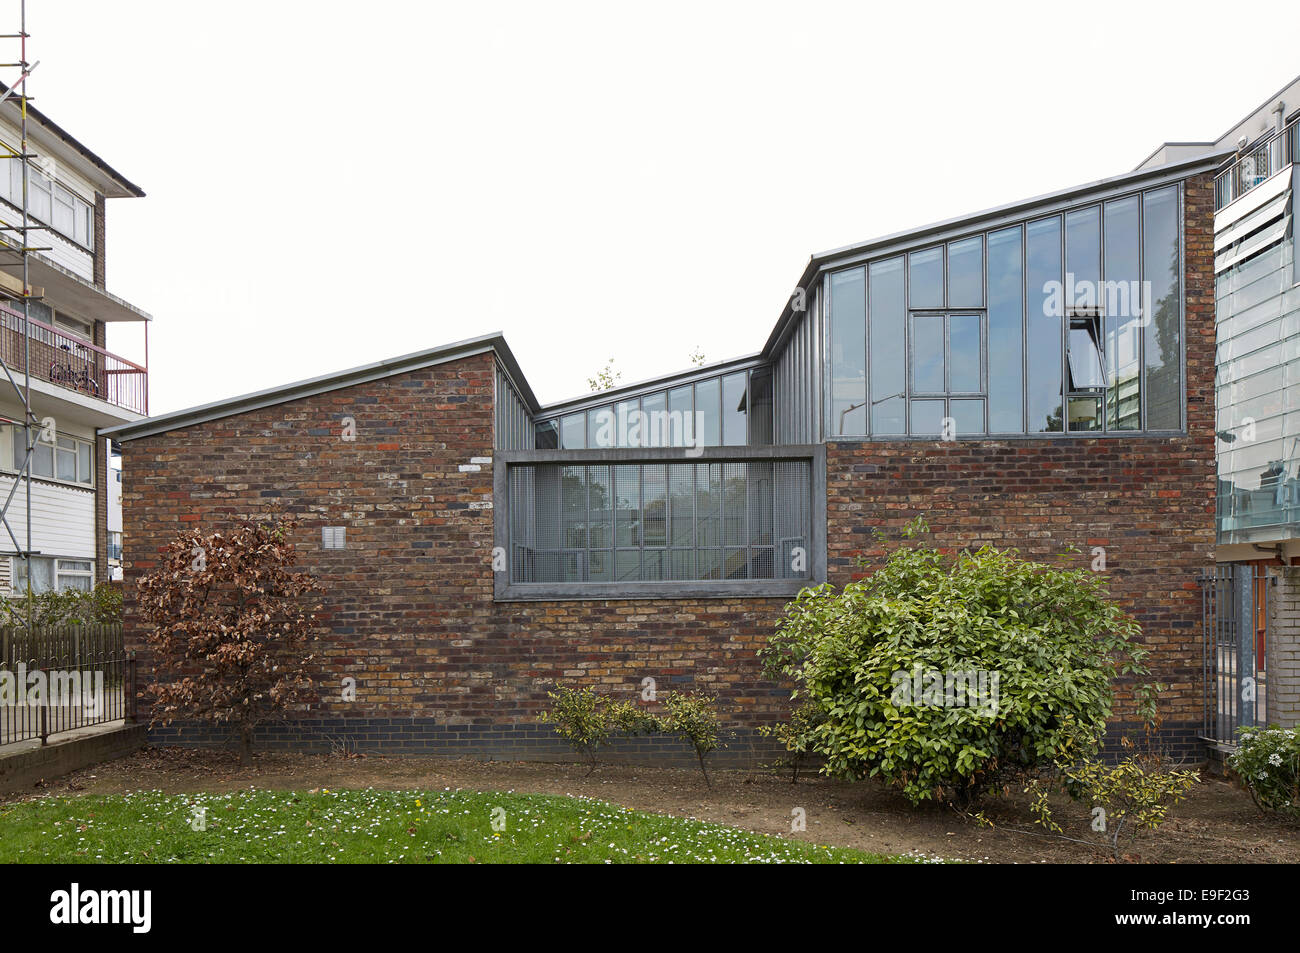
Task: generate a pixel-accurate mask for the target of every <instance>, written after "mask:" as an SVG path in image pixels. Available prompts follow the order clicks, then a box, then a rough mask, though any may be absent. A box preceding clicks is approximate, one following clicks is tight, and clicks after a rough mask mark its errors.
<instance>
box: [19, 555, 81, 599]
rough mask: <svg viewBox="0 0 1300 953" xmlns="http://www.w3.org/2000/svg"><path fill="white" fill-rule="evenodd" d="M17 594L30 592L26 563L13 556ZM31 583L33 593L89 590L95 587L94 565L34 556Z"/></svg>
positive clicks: (78, 560) (74, 560)
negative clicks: (28, 589) (54, 590)
mask: <svg viewBox="0 0 1300 953" xmlns="http://www.w3.org/2000/svg"><path fill="white" fill-rule="evenodd" d="M10 559H11V567H12V572H11V574H10V578H12V579H13V587H12V588H13V591H14V592H26V591H27V564H28V561H27V560H26V559H23V558H22V557H21V556H12V557H10ZM31 583H32V591H33V592H48V591H50V590H51V589H57V590H59V591H62V590H64V589H82V590H87V591H89V590H90V589H93V588H94V586H95V564H94V563H93V562H92V561H91V560H89V559H58V558H51V557H49V556H33V557H31Z"/></svg>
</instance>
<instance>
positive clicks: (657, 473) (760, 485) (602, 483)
mask: <svg viewBox="0 0 1300 953" xmlns="http://www.w3.org/2000/svg"><path fill="white" fill-rule="evenodd" d="M811 475H812V470H811V465H810V463H809V462H808V461H806V460H792V461H790V460H746V461H734V462H733V461H719V462H709V463H703V462H701V463H683V462H672V463H642V464H613V465H606V464H596V465H591V466H572V465H563V464H526V465H518V466H512V467H511V468H510V471H509V476H508V486H509V509H510V514H509V520H508V525H509V527H510V553H511V559H510V567H511V568H510V573H511V582H512V583H589V582H664V581H719V582H721V581H738V580H763V579H767V580H772V579H796V580H797V579H807V578H810V573H811V571H810V569H809V565H810V560H809V558H808V554H809V553H810V552H811V549H810V547H811V542H812V541H811V487H812V484H811Z"/></svg>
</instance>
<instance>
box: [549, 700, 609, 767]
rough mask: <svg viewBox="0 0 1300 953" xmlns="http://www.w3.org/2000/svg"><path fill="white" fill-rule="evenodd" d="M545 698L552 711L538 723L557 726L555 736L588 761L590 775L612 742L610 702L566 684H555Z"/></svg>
mask: <svg viewBox="0 0 1300 953" xmlns="http://www.w3.org/2000/svg"><path fill="white" fill-rule="evenodd" d="M546 697H547V698H549V699H550V700H551V708H550V710H549V711H545V712H542V714H540V715H539V716H538V720H539V721H545V722H549V723H550V724H551V725H553V726H554V728H555V733H556V734H557V735H559V736H560V737H561V738H563V739H564V740H565V741H566V742H567V743H568V745H569V747H570V748H572V749H573V750H574V751H576V752H577V753H578V754H579V755H581V756H582V757H583V758H585V759H586V760H587V762H588V767H587V773H588V774H591V772H592V771H594V770H595V768H596V763H597V752H598V751H599V750H600V749H601V748H602V747H603V746H604V745H605V744H606V743H608V741H609V734H610V729H611V721H610V700H609V699H608V698H606V697H605V696H604V695H599V694H597V693H596V692H594V691H592V690H591V689H590V688H565V687H564V686H563V685H556V686H555V691H552V692H547V693H546Z"/></svg>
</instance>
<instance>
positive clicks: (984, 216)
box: [761, 150, 1231, 358]
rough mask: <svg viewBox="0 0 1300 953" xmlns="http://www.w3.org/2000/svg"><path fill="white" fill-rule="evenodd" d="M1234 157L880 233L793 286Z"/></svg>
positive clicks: (1219, 155)
mask: <svg viewBox="0 0 1300 953" xmlns="http://www.w3.org/2000/svg"><path fill="white" fill-rule="evenodd" d="M1230 153H1231V150H1228V151H1226V152H1211V153H1205V154H1203V155H1197V156H1193V157H1191V158H1186V159H1180V160H1178V161H1176V162H1170V163H1167V164H1165V165H1160V166H1153V167H1152V168H1149V169H1136V170H1134V171H1132V172H1126V173H1124V174H1122V175H1115V176H1110V177H1109V178H1105V179H1098V180H1097V181H1095V182H1088V183H1086V184H1084V185H1075V186H1071V187H1069V188H1066V189H1059V190H1058V191H1055V192H1048V193H1046V194H1044V195H1038V196H1034V197H1033V198H1028V199H1019V200H1017V201H1015V202H1010V203H1008V204H1006V205H998V206H994V207H993V208H989V209H985V210H984V211H982V212H972V213H970V214H967V215H961V216H958V217H956V218H948V219H944V220H942V221H938V222H932V223H931V224H929V225H921V226H919V227H917V228H909V229H907V230H905V231H901V232H894V233H892V234H889V235H882V236H881V237H879V238H872V239H868V240H867V241H864V242H856V243H855V244H852V245H844V246H841V247H839V248H832V249H830V250H829V251H824V252H819V253H818V254H816V255H813V256H812V257H811V258H810V259H808V264H807V266H806V267H805V268H804V270H803V274H802V275H801V276H800V278H799V281H798V282H797V283H796V284H795V286H794V287H795V288H803V289H805V290H807V289H808V288H810V287H811V283H812V281H813V279H814V278H815V277H816V276H817V273H818V272H819V271H821V270H822V269H823V268H826V267H829V266H832V265H841V264H842V265H848V264H852V263H855V262H859V261H866V260H868V259H870V258H877V257H886V256H888V255H892V254H894V253H896V252H899V251H902V250H905V249H907V248H910V247H912V246H915V245H920V244H929V243H932V242H940V241H947V240H948V239H949V238H954V237H959V236H960V234H961V233H964V232H970V231H975V230H980V229H984V228H989V227H994V226H996V225H998V224H1000V223H1001V222H1003V221H1006V222H1008V223H1010V222H1012V221H1015V220H1018V219H1021V218H1024V217H1026V216H1032V215H1034V214H1036V213H1039V212H1041V213H1043V214H1048V213H1050V212H1051V211H1052V210H1054V209H1056V208H1058V207H1064V206H1067V205H1070V204H1073V203H1074V202H1077V201H1079V200H1080V199H1085V198H1088V197H1090V196H1094V195H1099V194H1103V193H1111V192H1115V193H1118V192H1123V191H1126V190H1128V189H1133V188H1145V187H1147V186H1149V185H1154V184H1159V183H1163V182H1173V181H1178V180H1180V179H1184V178H1186V177H1187V176H1189V175H1195V174H1197V173H1199V172H1208V171H1210V170H1213V169H1216V168H1218V166H1219V163H1220V162H1221V161H1222V160H1223V158H1224V157H1225V156H1227V155H1229V154H1230ZM791 297H793V295H792V296H791ZM792 304H793V302H792V301H791V300H790V299H786V302H785V306H784V308H783V309H782V311H781V315H780V317H779V318H777V321H776V325H775V326H774V327H773V328H772V333H771V334H769V335H768V338H767V342H766V343H765V344H764V345H763V350H762V352H761V353H762V355H763V357H764V358H771V357H772V356H773V355H774V354H775V352H776V350H777V348H778V347H779V345H780V343H781V341H782V340H783V339H784V338H785V334H786V332H787V331H788V330H789V328H790V325H791V324H792V323H793V317H794V315H795V314H796V312H793V311H792ZM797 314H800V315H801V314H802V312H797Z"/></svg>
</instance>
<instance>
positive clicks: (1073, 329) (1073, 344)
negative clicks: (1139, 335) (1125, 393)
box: [1066, 315, 1106, 391]
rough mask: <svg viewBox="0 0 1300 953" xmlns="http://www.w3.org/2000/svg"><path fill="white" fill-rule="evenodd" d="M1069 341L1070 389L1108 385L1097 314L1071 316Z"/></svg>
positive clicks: (1096, 388)
mask: <svg viewBox="0 0 1300 953" xmlns="http://www.w3.org/2000/svg"><path fill="white" fill-rule="evenodd" d="M1066 343H1067V348H1068V351H1067V357H1068V362H1067V363H1068V367H1069V370H1070V390H1071V391H1080V390H1094V389H1095V390H1100V389H1101V388H1103V387H1105V386H1106V373H1105V371H1104V370H1103V369H1102V358H1101V319H1100V318H1099V317H1097V316H1096V315H1083V316H1079V315H1074V316H1071V318H1070V336H1069V339H1068V341H1067V342H1066Z"/></svg>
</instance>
